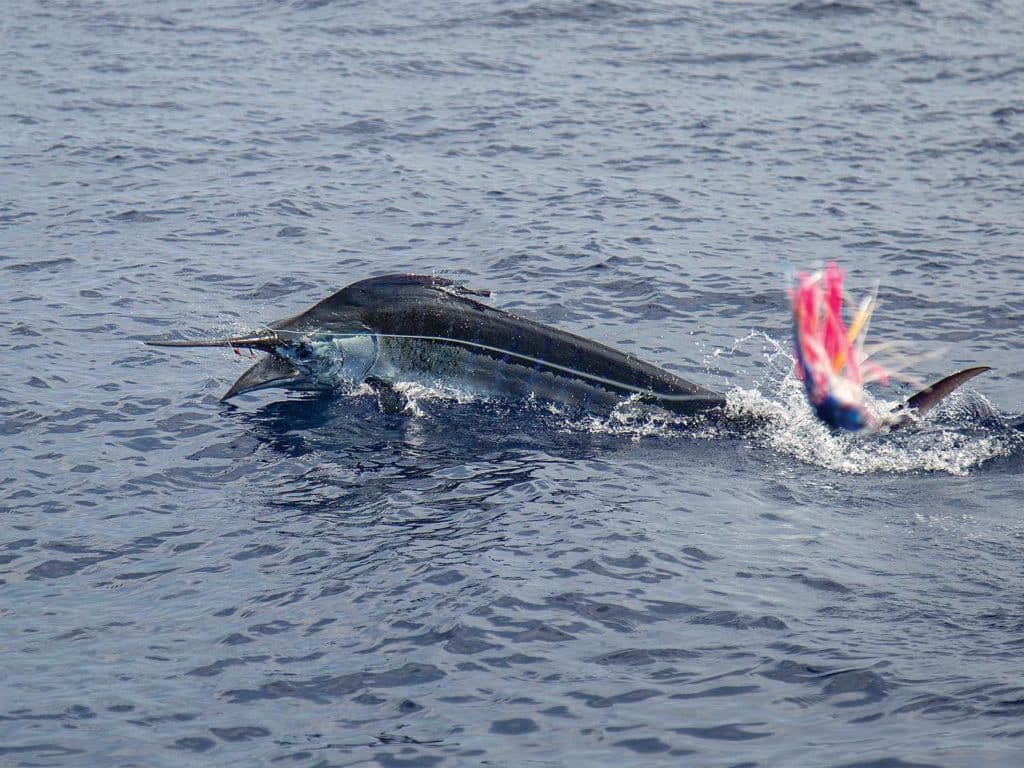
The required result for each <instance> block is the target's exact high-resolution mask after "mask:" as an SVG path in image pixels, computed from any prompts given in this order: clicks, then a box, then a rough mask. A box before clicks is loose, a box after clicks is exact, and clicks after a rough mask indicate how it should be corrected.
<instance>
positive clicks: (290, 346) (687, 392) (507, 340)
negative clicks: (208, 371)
mask: <svg viewBox="0 0 1024 768" xmlns="http://www.w3.org/2000/svg"><path fill="white" fill-rule="evenodd" d="M486 295H488V294H487V292H485V291H474V290H471V289H468V288H465V287H463V286H460V285H457V284H456V283H454V282H453V281H451V280H448V279H446V278H441V277H430V276H424V275H385V276H383V277H373V278H369V279H367V280H362V281H360V282H357V283H353V284H352V285H350V286H348V287H346V288H343V289H341V290H340V291H338V292H337V293H335V294H333V295H331V296H328V297H327V298H326V299H324V300H323V301H321V302H319V303H317V304H315V305H314V306H312V307H310V308H309V309H308V310H306V311H305V312H303V313H301V314H299V315H296V316H295V317H291V318H287V319H285V320H279V321H277V322H273V323H269V324H268V325H267V326H266V327H265V328H263V329H261V330H258V331H254V332H253V333H251V334H247V335H245V336H240V337H236V338H225V339H206V340H197V341H151V342H148V343H150V344H152V345H154V346H171V347H188V346H194V347H209V346H230V347H244V348H249V349H259V350H262V351H264V352H269V353H270V358H269V359H268V358H264V359H263V360H261V361H260V362H259V363H257V364H256V365H254V366H253V367H252V368H250V369H249V370H248V371H246V372H245V373H244V374H243V375H242V376H241V377H240V378H239V379H238V381H236V382H235V384H234V385H233V386H232V387H231V388H230V389H229V390H228V392H227V394H225V395H224V399H228V398H231V397H234V396H235V395H237V394H241V393H243V392H248V391H252V390H255V389H264V388H267V387H272V386H283V387H289V388H297V389H310V388H316V386H317V385H316V382H315V379H316V378H317V377H316V375H315V374H316V368H317V367H318V366H320V365H329V364H330V363H325V361H320V360H317V359H316V354H315V353H314V351H313V348H314V347H315V346H316V345H317V344H318V343H322V342H324V341H326V342H328V343H329V345H331V344H335V343H338V344H340V348H344V347H345V345H346V344H347V343H348V344H350V343H351V342H352V341H353V340H355V339H364V340H370V339H372V340H373V341H372V342H371V343H372V345H373V349H374V350H375V352H374V354H373V355H372V356H371V358H372V359H369V360H368V361H367V365H366V366H365V368H363V369H362V370H360V372H359V373H358V374H356V377H357V378H358V377H360V376H362V377H369V376H373V377H374V378H377V379H381V378H383V380H384V383H390V382H389V381H388V377H390V379H391V380H392V382H393V381H400V380H402V374H403V373H405V372H412V373H415V374H426V375H428V376H430V375H432V376H434V377H435V380H450V381H454V382H458V381H459V380H464V381H469V382H471V383H472V384H473V385H474V388H476V389H482V390H485V391H491V392H496V393H498V394H500V395H505V396H513V397H521V398H524V397H536V398H538V399H542V400H550V401H554V402H557V403H562V404H567V405H571V406H573V407H576V408H583V409H590V408H591V407H592V406H593V407H594V409H596V410H601V411H607V410H608V409H609V408H610V407H612V406H613V405H614V404H615V403H617V402H620V401H621V400H622V399H624V398H626V397H634V396H636V397H639V398H640V399H641V400H643V401H644V402H647V403H651V404H655V405H658V406H660V407H663V408H665V409H667V410H670V411H673V412H675V413H680V414H687V415H689V414H698V413H708V412H715V411H718V410H720V409H721V408H722V407H723V406H724V405H725V396H724V395H721V394H719V393H717V392H713V391H711V390H709V389H705V388H704V387H701V386H699V385H697V384H694V383H692V382H690V381H687V380H685V379H683V378H680V377H679V376H676V375H675V374H673V373H669V372H668V371H666V370H663V369H661V368H658V367H657V366H655V365H651V364H650V363H646V362H644V361H643V360H639V359H637V358H635V357H633V356H632V355H627V354H626V353H624V352H620V351H619V350H617V349H613V348H612V347H609V346H607V345H605V344H601V343H599V342H596V341H593V340H591V339H587V338H584V337H582V336H577V335H576V334H573V333H569V332H568V331H563V330H560V329H558V328H553V327H551V326H548V325H544V324H543V323H538V322H537V321H535V320H529V319H527V318H523V317H518V316H516V315H513V314H510V313H508V312H504V311H502V310H500V309H496V308H494V307H491V306H488V305H486V304H483V303H482V302H480V301H477V299H476V298H474V297H481V296H486ZM378 354H379V355H380V356H381V357H384V358H386V360H381V361H380V365H378V366H377V367H376V368H375V367H374V366H375V365H376V364H377V362H378V360H377V355H378ZM382 371H384V372H385V375H384V376H383V377H382V376H381V372H382Z"/></svg>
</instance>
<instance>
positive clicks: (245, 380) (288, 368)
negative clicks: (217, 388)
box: [221, 354, 305, 400]
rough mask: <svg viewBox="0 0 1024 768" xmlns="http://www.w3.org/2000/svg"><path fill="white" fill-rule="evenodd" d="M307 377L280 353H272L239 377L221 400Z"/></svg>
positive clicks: (284, 384)
mask: <svg viewBox="0 0 1024 768" xmlns="http://www.w3.org/2000/svg"><path fill="white" fill-rule="evenodd" d="M304 377H305V374H304V373H302V371H300V370H299V369H298V368H296V367H295V366H294V365H292V364H291V363H290V362H288V360H286V359H285V358H283V357H281V356H280V355H274V354H270V355H267V356H266V357H264V358H263V359H262V360H260V361H259V362H258V363H256V365H254V366H253V367H252V368H250V369H249V370H247V371H246V372H245V373H243V374H242V375H241V376H239V377H238V381H236V382H235V383H234V384H232V385H231V389H229V390H228V391H227V392H225V393H224V397H222V398H221V400H229V399H231V398H232V397H234V396H235V395H240V394H242V393H243V392H252V391H253V390H256V389H266V388H267V387H281V386H286V385H287V384H289V383H291V382H294V381H297V380H299V379H302V378H304Z"/></svg>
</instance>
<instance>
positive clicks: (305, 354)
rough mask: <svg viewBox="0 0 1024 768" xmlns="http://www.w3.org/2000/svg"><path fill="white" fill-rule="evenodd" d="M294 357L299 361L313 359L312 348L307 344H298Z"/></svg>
mask: <svg viewBox="0 0 1024 768" xmlns="http://www.w3.org/2000/svg"><path fill="white" fill-rule="evenodd" d="M295 357H297V358H298V359H299V360H310V359H311V358H312V357H313V347H312V346H310V345H309V344H305V343H303V344H299V345H298V346H297V347H296V348H295Z"/></svg>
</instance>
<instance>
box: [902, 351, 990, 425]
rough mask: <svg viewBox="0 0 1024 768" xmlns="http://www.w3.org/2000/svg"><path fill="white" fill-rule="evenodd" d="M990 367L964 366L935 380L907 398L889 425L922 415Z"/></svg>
mask: <svg viewBox="0 0 1024 768" xmlns="http://www.w3.org/2000/svg"><path fill="white" fill-rule="evenodd" d="M990 370H992V368H991V367H990V366H987V365H979V366H976V367H974V368H965V369H964V370H962V371H957V372H956V373H953V374H950V375H949V376H947V377H946V378H944V379H940V380H939V381H936V382H935V383H934V384H932V385H931V386H928V387H925V388H924V389H922V390H921V391H920V392H918V393H917V394H916V395H914V396H913V397H911V398H909V399H908V400H907V401H906V402H905V403H904V404H903V405H902V406H900V407H899V408H898V409H897V411H896V413H895V416H896V418H897V421H895V422H894V423H893V424H892V425H891V427H892V428H896V427H901V426H903V425H904V424H907V423H909V422H911V421H913V420H915V419H918V418H920V417H921V416H924V415H925V414H926V413H928V411H930V410H931V409H932V408H934V407H935V406H936V405H938V404H939V403H941V402H942V401H943V400H945V399H946V397H948V396H949V395H950V394H951V393H952V392H953V391H954V390H956V389H957V388H959V387H960V386H961V385H963V384H965V383H966V382H968V381H970V380H971V379H973V378H974V377H975V376H977V375H978V374H979V373H984V372H985V371H990Z"/></svg>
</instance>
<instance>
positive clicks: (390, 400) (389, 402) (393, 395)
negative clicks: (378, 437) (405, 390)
mask: <svg viewBox="0 0 1024 768" xmlns="http://www.w3.org/2000/svg"><path fill="white" fill-rule="evenodd" d="M364 383H365V384H367V385H369V387H370V388H371V389H372V390H373V391H374V394H376V395H377V404H378V405H379V406H380V410H381V413H386V414H388V415H389V416H394V415H395V414H397V413H401V412H402V411H404V410H405V409H406V408H407V407H408V406H409V398H407V397H406V396H405V395H403V394H402V393H401V392H399V391H398V390H397V389H395V388H394V387H392V386H391V385H390V384H389V383H388V382H386V381H384V380H383V379H378V378H377V377H376V376H370V377H369V378H367V379H366V381H365V382H364Z"/></svg>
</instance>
